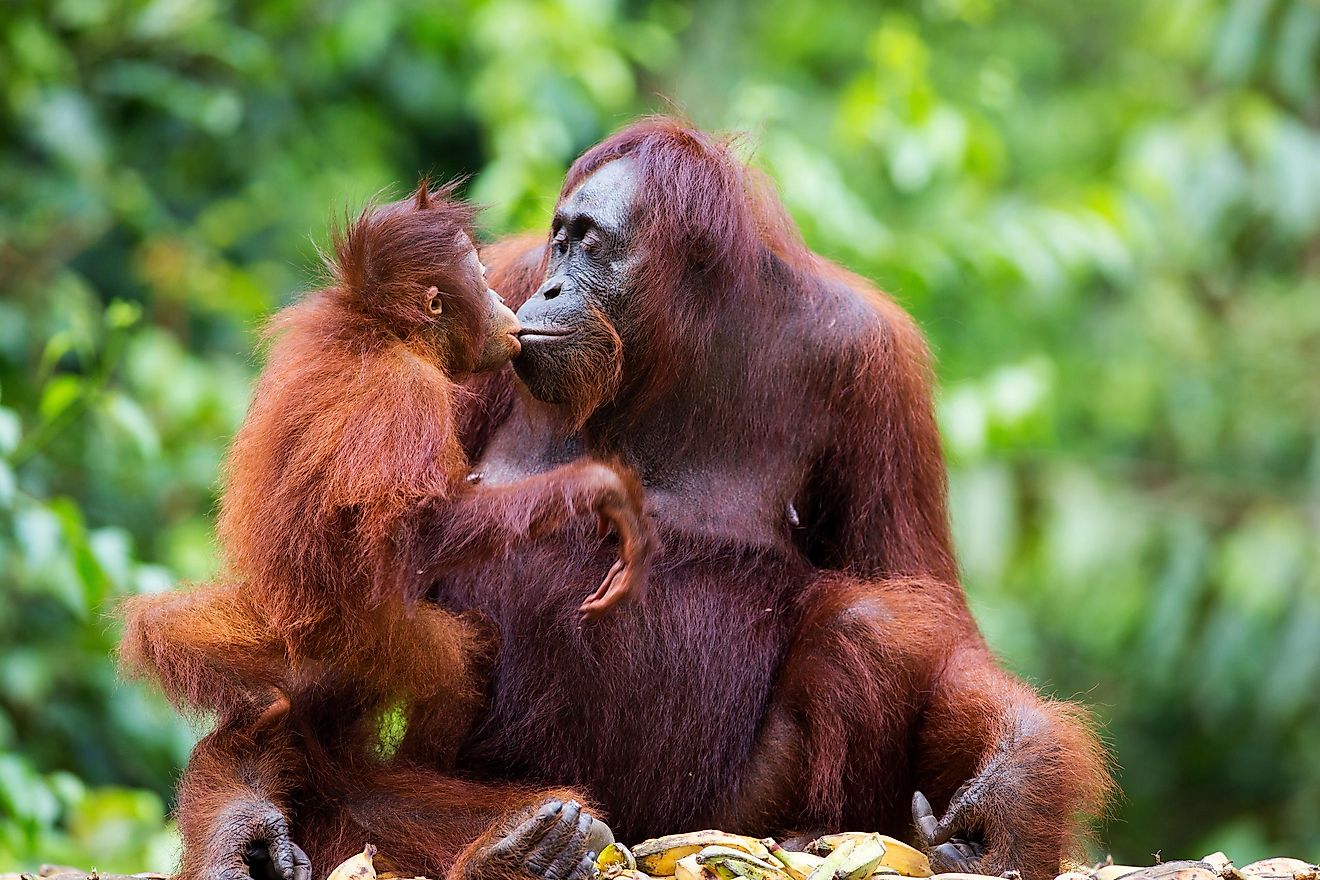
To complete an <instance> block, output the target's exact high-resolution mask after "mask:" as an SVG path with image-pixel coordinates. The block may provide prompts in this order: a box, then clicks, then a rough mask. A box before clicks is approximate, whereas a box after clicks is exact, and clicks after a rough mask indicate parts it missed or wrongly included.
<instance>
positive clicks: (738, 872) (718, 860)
mask: <svg viewBox="0 0 1320 880" xmlns="http://www.w3.org/2000/svg"><path fill="white" fill-rule="evenodd" d="M696 862H697V864H698V865H700V866H701V867H703V868H707V869H709V870H711V871H714V872H715V875H716V876H718V877H720V878H722V880H737V878H740V877H741V878H743V880H792V876H791V875H790V874H789V873H788V872H787V871H785V870H784V869H783V868H782V867H780V865H779V863H778V862H777V861H771V860H770V859H769V858H768V857H767V858H765V859H761V858H757V857H756V856H754V855H751V854H750V853H747V852H744V851H743V850H740V849H734V848H733V847H731V846H719V845H716V846H708V847H705V848H704V849H702V850H701V851H700V852H698V853H697V855H696Z"/></svg>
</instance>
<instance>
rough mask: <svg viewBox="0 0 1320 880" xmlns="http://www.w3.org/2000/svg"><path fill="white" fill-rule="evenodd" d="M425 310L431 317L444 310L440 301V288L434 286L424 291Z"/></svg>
mask: <svg viewBox="0 0 1320 880" xmlns="http://www.w3.org/2000/svg"><path fill="white" fill-rule="evenodd" d="M426 299H427V302H426V310H427V311H429V312H430V313H431V314H433V315H438V314H440V313H441V312H443V311H444V310H445V305H444V303H443V302H441V301H440V288H438V287H436V286H435V285H434V284H432V285H431V286H430V288H429V289H427V291H426Z"/></svg>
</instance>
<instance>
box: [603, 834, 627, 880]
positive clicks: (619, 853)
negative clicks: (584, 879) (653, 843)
mask: <svg viewBox="0 0 1320 880" xmlns="http://www.w3.org/2000/svg"><path fill="white" fill-rule="evenodd" d="M596 870H598V871H600V872H601V873H602V874H604V875H605V876H606V877H613V876H614V875H616V874H620V873H622V872H623V871H636V870H637V859H636V858H635V857H634V856H633V854H632V851H631V850H629V849H628V847H626V846H624V845H623V844H622V843H619V842H618V841H615V842H614V843H611V844H610V845H609V846H607V847H605V848H604V849H603V850H601V851H600V855H598V856H596Z"/></svg>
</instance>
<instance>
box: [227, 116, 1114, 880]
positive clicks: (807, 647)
mask: <svg viewBox="0 0 1320 880" xmlns="http://www.w3.org/2000/svg"><path fill="white" fill-rule="evenodd" d="M619 157H627V158H628V159H630V160H631V161H632V162H633V163H634V165H635V167H636V173H637V175H638V177H639V178H640V180H639V185H638V196H637V198H636V200H635V202H634V205H635V206H636V207H637V211H636V214H637V216H636V217H635V218H633V220H631V221H630V222H631V227H630V229H629V236H630V241H631V242H632V245H631V246H632V247H633V254H632V256H634V257H636V258H637V259H638V262H639V265H640V268H639V269H638V274H637V278H638V282H637V283H636V284H634V285H633V286H632V288H631V289H630V290H629V291H628V293H629V294H630V295H631V296H630V299H629V309H630V310H631V311H630V312H629V314H630V315H631V317H630V318H628V319H626V320H621V321H619V322H618V324H617V325H616V326H615V327H614V328H613V329H614V330H615V331H616V332H617V336H618V338H619V339H620V340H621V342H622V345H623V358H622V363H621V364H620V365H614V366H617V367H618V369H617V370H611V369H608V367H609V366H611V365H601V364H589V365H587V366H589V367H591V369H590V370H582V371H578V370H576V369H575V368H576V367H578V366H580V365H578V364H567V365H564V372H565V373H566V374H568V375H569V376H574V377H575V376H581V377H582V381H581V382H580V383H577V384H580V385H581V386H582V387H581V388H580V389H579V390H580V393H579V395H578V398H577V399H575V400H573V401H571V402H570V403H568V404H565V405H563V406H551V405H547V404H541V403H538V402H536V401H530V400H528V399H526V397H525V396H519V395H518V394H517V393H516V391H515V389H514V387H513V384H512V381H511V379H509V378H508V377H501V378H494V377H491V378H489V379H487V380H483V381H482V382H481V383H480V384H481V391H480V393H481V397H480V398H479V399H478V400H477V401H475V402H474V404H473V405H472V406H471V407H470V408H465V410H464V413H462V414H461V415H460V417H459V419H458V424H459V425H460V426H461V429H462V432H463V437H464V444H465V446H466V447H467V449H468V451H469V454H471V455H472V456H473V457H474V459H479V460H480V465H479V467H483V468H484V467H490V468H492V469H498V468H499V467H506V468H514V469H516V468H517V467H519V466H522V467H523V470H524V471H531V472H536V471H537V470H539V469H540V464H541V462H544V461H550V462H553V461H559V460H562V458H559V457H557V456H561V455H564V454H565V451H566V450H567V452H568V453H571V454H579V453H580V452H582V451H585V452H586V453H591V454H595V455H611V456H612V455H618V456H620V457H622V458H624V459H625V460H628V461H629V462H630V463H632V464H634V465H636V467H637V468H638V470H639V471H640V473H641V476H642V478H643V479H645V480H646V485H647V495H648V499H647V501H648V507H649V509H650V510H652V511H653V512H654V513H655V516H656V519H657V521H658V525H659V528H660V529H661V530H662V532H663V534H664V537H665V549H664V551H663V555H661V556H660V557H658V559H657V562H658V564H657V565H656V566H655V572H654V580H655V582H656V586H655V588H654V589H652V590H651V591H650V592H649V594H648V596H647V597H644V598H643V599H642V600H641V601H639V602H638V603H637V605H636V606H635V607H634V608H633V609H631V613H630V614H628V615H618V616H616V617H613V618H611V619H610V621H609V626H607V627H599V628H591V629H585V630H584V629H581V628H580V627H578V625H577V616H576V608H575V606H576V601H577V597H578V584H579V583H580V582H581V581H582V580H583V579H586V578H589V577H590V576H592V575H591V573H593V572H599V571H600V570H602V568H603V566H605V565H608V564H609V561H610V559H611V558H612V557H613V555H614V552H613V549H612V548H610V547H608V546H606V545H602V544H601V543H600V542H599V541H596V540H593V539H592V537H591V536H590V535H589V534H587V533H586V530H585V529H584V528H583V527H582V525H581V524H579V523H565V524H564V526H563V527H562V528H561V529H560V530H559V531H558V533H555V534H550V535H547V536H545V537H543V538H541V539H538V540H533V541H529V542H527V543H525V544H520V545H519V546H518V547H517V548H515V549H514V550H513V551H511V552H510V553H509V554H508V556H504V557H500V558H497V559H490V560H486V561H484V562H477V563H474V564H472V565H471V566H469V567H468V568H466V569H463V570H459V571H456V572H452V573H448V574H447V575H446V576H445V577H444V578H442V579H441V581H440V583H438V584H437V586H436V592H435V598H436V599H437V600H438V601H441V602H444V603H447V605H448V607H459V608H472V609H476V610H480V611H483V612H485V613H486V614H487V615H489V617H490V618H491V619H492V621H493V622H494V623H495V625H496V626H497V627H498V630H499V633H500V638H501V641H500V648H499V653H498V657H497V659H496V664H495V666H494V669H493V675H494V686H493V687H492V689H491V692H490V701H489V705H488V706H487V708H486V710H485V712H484V714H483V716H482V718H481V720H480V721H479V722H478V725H477V727H476V729H475V732H474V734H473V736H472V737H471V740H470V741H469V742H467V743H466V744H465V745H464V747H463V751H462V753H461V755H460V758H459V760H460V763H461V764H462V767H463V770H464V772H465V774H467V775H469V776H470V777H473V778H482V779H485V780H489V781H490V782H491V784H492V785H505V784H510V783H517V782H518V781H529V780H543V779H555V780H563V781H568V782H572V783H574V784H577V785H582V786H585V787H586V788H588V789H589V791H590V793H591V794H592V796H593V797H594V798H595V799H596V801H597V802H598V803H599V804H600V805H601V806H602V807H603V808H604V809H605V810H607V811H608V813H607V816H608V818H609V820H610V822H611V824H612V825H613V827H614V828H615V830H616V832H617V833H618V834H619V836H620V838H621V839H623V840H625V841H634V840H637V839H640V838H643V837H647V836H651V835H653V834H657V833H666V832H676V831H682V830H689V829H695V828H701V827H710V826H722V827H725V828H727V829H728V830H731V831H737V832H741V833H746V834H753V835H763V834H776V835H780V834H784V833H793V832H802V833H805V834H814V833H818V832H822V831H839V830H849V829H875V830H881V831H885V832H888V833H891V834H895V835H904V836H907V837H909V838H911V839H913V840H914V841H915V840H916V835H915V833H914V831H915V829H914V828H913V822H912V818H911V812H910V809H909V805H910V804H911V800H912V794H913V791H914V790H915V789H920V790H921V791H923V792H924V793H925V794H926V795H927V796H929V798H930V801H931V802H932V803H933V804H934V806H935V809H936V811H937V813H944V812H945V811H946V809H947V808H950V807H951V806H952V807H954V808H956V809H958V810H960V811H961V812H960V819H959V823H958V826H959V827H958V830H959V832H960V833H965V834H968V835H973V834H975V835H979V836H980V837H981V838H983V842H984V844H985V852H984V857H983V859H982V860H981V861H980V864H979V865H978V866H977V867H978V868H979V869H980V870H982V871H983V872H985V873H990V874H997V873H999V872H1000V871H1001V870H1004V869H1009V868H1011V869H1017V870H1020V871H1022V872H1023V874H1024V876H1025V877H1026V878H1028V880H1045V878H1048V877H1052V876H1053V875H1054V874H1055V873H1056V872H1057V870H1058V867H1059V861H1060V858H1061V856H1063V855H1064V854H1066V853H1068V852H1069V848H1070V846H1071V845H1072V842H1073V841H1074V840H1075V839H1076V838H1077V836H1078V834H1079V830H1080V829H1081V828H1082V824H1081V820H1082V819H1083V818H1085V817H1086V816H1088V815H1094V814H1095V813H1096V812H1098V811H1099V810H1100V808H1101V806H1102V804H1103V798H1104V795H1105V793H1106V791H1107V787H1108V775H1107V773H1106V768H1105V766H1104V761H1103V756H1102V754H1101V752H1100V749H1099V747H1098V744H1097V741H1096V738H1095V737H1094V736H1093V735H1092V734H1091V732H1090V731H1089V730H1088V723H1087V721H1086V720H1085V718H1084V717H1083V716H1082V713H1081V712H1080V710H1078V709H1076V708H1075V707H1072V706H1070V705H1068V704H1063V703H1059V702H1054V701H1048V700H1042V699H1041V698H1040V697H1038V696H1037V695H1036V694H1034V693H1033V692H1032V691H1031V690H1030V689H1029V688H1027V687H1026V686H1025V685H1024V684H1023V683H1021V682H1020V681H1017V680H1016V679H1014V678H1013V677H1012V676H1010V675H1008V674H1007V673H1006V672H1004V671H1003V670H1001V669H1000V668H999V667H998V665H997V664H996V663H995V662H994V659H993V657H992V656H991V655H990V653H989V651H988V649H987V648H986V646H985V644H984V640H983V639H982V637H981V635H980V633H979V631H978V629H977V627H976V623H975V621H974V620H973V618H972V616H971V614H970V612H969V610H968V608H967V603H966V600H965V597H964V595H963V592H962V589H961V587H960V586H959V584H958V581H957V566H956V562H955V559H954V553H953V547H952V541H951V538H950V535H949V529H948V522H947V513H946V509H945V473H944V463H943V458H942V455H941V451H940V442H939V436H938V433H937V430H936V424H935V418H934V410H933V406H932V400H931V393H930V367H929V356H928V353H927V350H926V346H925V343H924V341H923V339H922V337H921V334H920V332H919V330H918V329H917V328H916V326H915V325H914V323H913V321H912V320H911V318H910V317H909V316H908V315H907V314H906V313H904V312H903V310H902V309H901V308H900V307H899V306H898V305H896V304H895V303H894V302H893V301H892V300H890V299H889V298H888V297H887V296H885V295H884V294H883V293H881V292H880V291H878V290H876V289H875V288H874V287H873V286H871V285H870V284H869V283H867V282H865V281H864V280H862V279H859V278H857V277H856V276H854V275H851V274H849V273H847V272H844V271H843V270H841V269H839V268H837V267H835V266H833V265H831V264H830V263H828V262H827V261H825V260H823V259H822V258H820V257H817V256H816V255H814V254H811V253H810V252H809V251H807V249H806V248H805V247H804V246H803V245H802V243H801V242H800V241H798V240H797V238H796V235H795V231H794V230H793V229H792V226H791V223H790V222H789V221H788V220H787V218H786V216H785V215H784V212H783V210H782V208H781V207H780V206H779V205H778V203H777V201H776V200H775V198H774V196H773V193H772V192H771V191H770V190H769V189H768V187H766V186H765V185H764V182H762V181H759V180H757V179H756V178H755V176H754V175H750V174H749V173H748V172H747V171H746V169H745V168H744V167H743V165H742V164H741V163H740V162H738V160H737V159H736V158H735V157H734V156H733V155H732V153H731V152H730V150H729V149H728V146H727V144H725V143H723V142H721V141H718V140H717V139H714V138H711V137H709V136H708V135H705V134H704V133H702V132H699V131H695V130H693V129H692V128H690V127H689V126H686V125H684V124H682V123H679V122H675V121H673V120H664V119H659V120H647V121H644V122H642V123H639V124H637V125H634V126H630V127H629V128H628V129H626V130H624V131H622V132H620V133H618V134H617V135H615V136H613V137H611V138H609V139H608V140H606V141H605V142H604V143H602V144H600V145H598V146H597V147H594V148H593V149H591V150H589V151H588V152H587V153H586V154H585V155H584V156H583V157H581V158H580V159H579V160H578V162H577V163H575V165H574V167H573V169H572V170H571V171H570V173H569V176H568V178H567V180H566V182H565V187H564V194H565V196H568V195H569V194H570V193H571V192H572V191H573V190H574V189H575V188H576V187H577V186H579V185H580V184H582V182H583V181H584V180H586V179H588V178H589V177H590V176H591V175H592V174H594V173H595V172H596V171H598V170H599V169H600V168H601V166H602V165H603V164H605V163H606V162H609V161H610V160H612V159H615V158H619ZM544 251H545V240H544V239H542V240H540V241H533V240H529V239H521V240H517V241H513V242H510V243H507V244H505V245H502V246H499V247H497V248H494V249H492V251H491V252H490V253H488V257H487V259H488V261H490V262H492V263H494V264H496V278H497V279H498V280H497V286H498V287H500V289H501V290H502V291H503V292H504V293H505V295H506V296H508V298H509V299H510V300H511V302H513V303H515V304H516V303H521V302H522V301H524V300H526V299H527V298H528V297H530V296H531V295H532V293H533V291H534V290H535V288H536V286H537V284H538V283H539V281H540V278H541V273H540V272H539V271H538V270H537V267H538V266H539V265H541V264H542V257H543V254H544ZM601 377H605V378H609V380H610V381H609V382H601V381H596V380H597V379H600V378H601ZM573 429H577V430H576V433H573V434H572V436H571V437H570V438H569V441H568V442H566V441H565V434H566V433H571V432H572V431H573ZM446 742H447V741H446V739H445V737H444V736H443V735H440V734H437V735H435V736H431V735H430V732H429V731H428V730H427V729H426V727H425V726H424V725H413V726H410V728H409V732H408V737H407V738H406V740H405V743H404V746H403V749H402V751H401V754H403V755H405V756H407V758H408V759H409V760H414V759H415V760H419V761H423V760H425V761H429V760H431V758H432V755H431V746H432V745H433V744H435V743H441V744H444V743H446ZM231 754H233V752H231ZM446 755H447V752H446V750H445V749H440V750H438V751H437V752H435V759H436V760H437V761H438V763H439V764H440V765H441V766H446V765H445V761H446V760H448V758H447V757H446ZM414 756H416V757H415V758H414ZM298 760H302V756H301V755H300V754H296V755H295V757H294V758H292V759H291V761H292V762H293V763H294V764H296V763H297V761H298ZM345 767H346V768H347V769H348V771H349V772H348V773H347V774H345V775H352V769H353V765H352V764H346V765H345ZM420 778H422V776H421V775H418V776H416V777H414V776H409V775H407V774H404V775H403V776H402V777H395V778H392V779H391V780H390V781H389V783H388V786H389V787H388V788H387V789H386V791H387V793H388V798H389V801H390V803H391V805H392V808H391V814H392V815H394V816H396V817H399V818H400V819H407V818H408V817H410V816H413V815H428V816H429V815H434V814H435V813H436V812H442V811H443V809H444V807H445V805H446V803H447V801H445V800H444V798H443V797H441V796H440V795H439V794H437V793H436V792H434V791H433V790H431V789H429V788H427V787H425V786H419V787H413V786H412V784H411V783H412V781H413V780H414V779H420ZM968 783H970V784H971V787H970V788H969V793H970V795H974V796H975V797H974V798H970V796H964V797H959V796H958V795H957V792H958V790H959V789H960V787H962V786H963V785H964V784H968ZM209 784H210V786H211V788H210V789H208V790H206V791H204V792H203V794H205V795H206V796H207V797H208V798H213V803H217V804H218V803H221V802H222V801H223V799H224V793H225V790H226V789H225V786H226V784H227V783H225V782H224V781H223V780H221V781H214V782H211V783H209ZM455 827H457V826H455ZM321 828H322V826H316V827H309V828H307V829H305V831H304V833H306V834H307V835H309V836H310V837H311V838H313V839H315V838H317V837H319V835H321V834H322V833H323V832H322V830H321ZM386 833H387V834H388V837H387V838H382V839H381V840H377V842H378V843H381V844H382V845H383V846H384V845H386V844H387V842H388V845H397V846H399V847H401V848H409V847H413V846H415V845H416V843H415V841H414V838H413V831H412V829H411V827H408V828H406V829H405V830H403V831H401V832H398V833H397V834H396V833H389V832H386ZM428 844H429V845H435V846H437V847H439V848H441V850H442V851H443V846H442V844H441V842H438V841H435V840H426V841H423V846H424V845H428Z"/></svg>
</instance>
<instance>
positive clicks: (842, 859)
mask: <svg viewBox="0 0 1320 880" xmlns="http://www.w3.org/2000/svg"><path fill="white" fill-rule="evenodd" d="M831 836H834V835H831ZM842 837H843V839H842V840H839V841H832V842H831V844H830V845H831V849H830V852H829V855H827V856H826V857H825V860H824V861H823V862H821V863H820V865H818V866H817V867H816V870H814V871H812V872H811V875H810V877H809V878H808V880H865V878H867V877H869V876H871V874H872V873H873V872H875V870H876V868H879V867H880V860H881V859H883V858H884V857H885V845H884V842H883V841H881V840H880V835H879V834H863V833H857V834H849V835H842ZM891 871H892V869H891Z"/></svg>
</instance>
